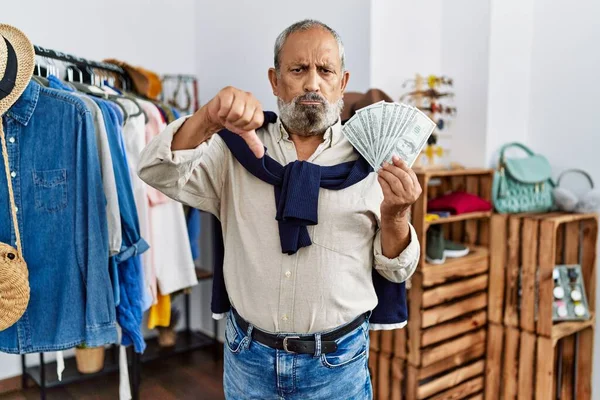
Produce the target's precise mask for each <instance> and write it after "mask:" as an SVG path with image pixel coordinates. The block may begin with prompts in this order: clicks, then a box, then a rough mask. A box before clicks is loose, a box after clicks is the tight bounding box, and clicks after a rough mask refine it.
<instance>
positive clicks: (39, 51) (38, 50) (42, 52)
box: [33, 45, 128, 77]
mask: <svg viewBox="0 0 600 400" xmlns="http://www.w3.org/2000/svg"><path fill="white" fill-rule="evenodd" d="M33 48H34V49H35V54H36V55H38V56H40V57H45V58H51V59H54V60H60V61H66V62H69V63H72V64H75V65H78V66H84V67H85V66H87V67H91V68H99V69H104V70H106V71H111V72H115V73H117V74H120V75H123V77H128V74H127V72H125V70H124V69H123V68H121V67H119V66H118V65H115V64H109V63H105V62H100V61H90V60H86V59H85V58H81V57H77V56H74V55H71V54H66V53H63V52H60V51H56V50H51V49H47V48H45V47H42V46H37V45H34V46H33Z"/></svg>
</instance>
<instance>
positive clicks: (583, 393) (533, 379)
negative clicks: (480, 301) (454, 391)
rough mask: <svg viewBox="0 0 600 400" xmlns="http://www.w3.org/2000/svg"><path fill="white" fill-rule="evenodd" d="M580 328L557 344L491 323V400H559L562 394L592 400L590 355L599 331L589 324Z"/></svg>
mask: <svg viewBox="0 0 600 400" xmlns="http://www.w3.org/2000/svg"><path fill="white" fill-rule="evenodd" d="M579 328H582V329H580V330H578V331H576V332H575V333H573V334H571V335H569V336H563V337H562V338H560V340H558V341H554V338H548V337H545V336H539V335H537V334H536V333H534V332H528V331H524V330H521V329H519V328H517V327H511V326H503V325H498V324H495V323H490V324H489V325H488V338H487V350H486V374H485V375H486V380H485V398H486V400H495V399H508V398H519V399H535V400H545V399H554V398H557V396H556V394H557V391H559V394H560V398H561V399H569V400H579V399H591V384H592V376H591V364H590V363H589V362H590V361H591V355H590V353H591V351H590V348H588V347H586V343H587V342H589V341H590V340H591V337H593V334H594V330H593V328H592V326H589V325H588V326H587V327H583V325H582V326H580V327H579ZM576 354H577V355H578V357H575V355H576ZM559 357H560V358H561V360H562V361H561V362H560V363H558V362H557V360H558V358H559ZM559 365H560V367H559ZM559 368H560V370H559ZM575 370H577V373H576V374H575V373H574V371H575ZM558 380H559V381H560V382H559V381H558Z"/></svg>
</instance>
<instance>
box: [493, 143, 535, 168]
mask: <svg viewBox="0 0 600 400" xmlns="http://www.w3.org/2000/svg"><path fill="white" fill-rule="evenodd" d="M510 147H518V148H520V149H521V150H523V151H524V152H525V153H527V154H528V155H530V156H532V155H534V154H535V153H534V152H533V151H532V150H531V149H530V148H529V147H527V146H525V145H524V144H522V143H519V142H512V143H507V144H505V145H504V146H502V148H501V149H500V162H501V163H504V152H505V151H506V150H507V149H508V148H510Z"/></svg>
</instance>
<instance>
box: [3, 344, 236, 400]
mask: <svg viewBox="0 0 600 400" xmlns="http://www.w3.org/2000/svg"><path fill="white" fill-rule="evenodd" d="M46 393H47V399H48V400H54V399H56V400H59V399H60V400H71V399H77V400H91V399H94V400H104V399H110V400H114V399H118V398H119V377H118V375H117V374H114V375H110V376H108V377H103V378H99V379H94V380H89V381H85V382H81V383H77V384H72V385H69V386H66V387H62V388H54V389H49V390H47V392H46ZM39 398H40V392H39V389H38V388H30V389H27V390H25V391H22V392H13V393H9V394H4V395H0V399H2V400H25V399H27V400H38V399H39ZM140 399H144V400H152V399H160V400H171V399H178V400H180V399H198V400H202V399H210V400H215V399H217V400H218V399H224V395H223V361H222V359H220V360H219V361H214V359H213V353H212V351H211V350H210V349H209V350H206V351H203V350H200V351H196V352H193V353H190V354H185V355H181V356H176V357H172V358H168V359H166V360H160V361H156V362H153V363H148V364H144V365H143V367H142V384H141V387H140Z"/></svg>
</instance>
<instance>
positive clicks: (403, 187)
mask: <svg viewBox="0 0 600 400" xmlns="http://www.w3.org/2000/svg"><path fill="white" fill-rule="evenodd" d="M378 174H379V177H378V181H379V184H380V185H381V188H382V191H383V202H382V203H381V214H382V215H386V216H390V217H393V216H396V215H399V214H402V213H404V212H405V211H406V210H407V209H408V208H410V206H411V205H412V204H413V203H414V202H415V201H416V200H417V199H418V198H419V196H420V195H421V192H422V189H421V186H420V184H419V181H418V179H416V175H415V173H414V171H412V170H411V169H410V168H409V167H408V165H407V164H406V163H405V162H404V161H402V160H401V159H399V158H398V157H394V158H393V164H388V163H384V165H383V166H382V168H381V169H380V170H379V171H378Z"/></svg>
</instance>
